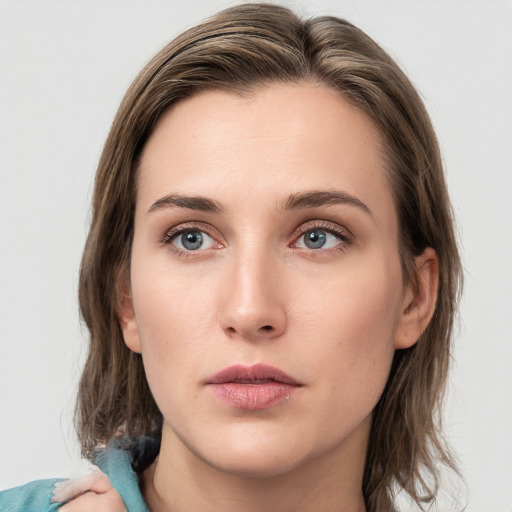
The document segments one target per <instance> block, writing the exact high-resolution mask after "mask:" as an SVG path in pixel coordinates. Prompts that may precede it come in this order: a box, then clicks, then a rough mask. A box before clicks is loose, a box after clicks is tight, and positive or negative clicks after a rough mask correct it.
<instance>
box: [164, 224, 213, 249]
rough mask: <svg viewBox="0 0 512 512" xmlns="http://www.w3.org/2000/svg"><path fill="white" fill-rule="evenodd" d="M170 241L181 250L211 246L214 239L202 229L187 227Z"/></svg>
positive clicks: (208, 247)
mask: <svg viewBox="0 0 512 512" xmlns="http://www.w3.org/2000/svg"><path fill="white" fill-rule="evenodd" d="M171 243H172V245H174V246H175V247H176V248H178V249H180V250H182V251H198V250H200V249H210V248H211V247H213V244H214V240H213V238H212V237H211V236H209V235H207V234H206V233H205V232H204V231H199V230H197V229H189V230H187V231H182V232H181V233H178V234H177V235H175V236H174V237H173V239H172V242H171Z"/></svg>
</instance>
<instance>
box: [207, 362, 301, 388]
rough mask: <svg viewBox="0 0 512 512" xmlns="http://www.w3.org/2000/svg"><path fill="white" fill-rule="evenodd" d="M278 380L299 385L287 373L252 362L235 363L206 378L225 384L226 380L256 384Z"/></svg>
mask: <svg viewBox="0 0 512 512" xmlns="http://www.w3.org/2000/svg"><path fill="white" fill-rule="evenodd" d="M268 381H274V382H280V383H283V384H290V385H293V386H300V385H301V384H300V382H298V381H297V380H295V379H294V378H293V377H290V376H289V375H288V374H286V373H285V372H283V371H282V370H280V369H279V368H275V367H274V366H269V365H266V364H261V363H260V364H254V365H252V366H246V365H242V364H235V365H232V366H228V367H227V368H224V369H223V370H221V371H220V372H218V373H216V374H215V375H213V376H212V377H211V378H210V379H208V381H207V383H208V384H225V383H227V382H238V383H241V384H258V383H261V382H268Z"/></svg>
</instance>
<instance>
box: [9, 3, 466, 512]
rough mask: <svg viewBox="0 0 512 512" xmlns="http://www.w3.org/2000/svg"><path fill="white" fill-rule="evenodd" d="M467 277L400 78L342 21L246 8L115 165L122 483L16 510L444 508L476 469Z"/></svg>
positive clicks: (88, 299)
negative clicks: (460, 417)
mask: <svg viewBox="0 0 512 512" xmlns="http://www.w3.org/2000/svg"><path fill="white" fill-rule="evenodd" d="M460 279H461V271H460V262H459V258H458V252H457V247H456V244H455V239H454V234H453V222H452V216H451V210H450V204H449V199H448V195H447V192H446V186H445V184H444V178H443V172H442V165H441V159H440V155H439V149H438V146H437V142H436V138H435V134H434V132H433V130H432V127H431V124H430V121H429V119H428V116H427V114H426V112H425V109H424V107H423V105H422V102H421V100H420V99H419V97H418V95H417V93H416V91H415V90H414V88H413V86H412V85H411V83H410V82H409V80H408V79H407V78H406V77H405V76H404V74H403V73H402V72H401V71H400V70H399V68H398V67H397V65H396V64H395V63H394V62H393V61H392V60H391V59H390V57H389V56H388V55H387V54H386V53H385V52H384V51H383V50H382V49H381V48H380V47H378V46H377V45H376V43H375V42H373V41H372V40H371V39H370V38H369V37H368V36H366V35H365V34H364V33H363V32H361V31H360V30H359V29H357V28H355V27H354V26H352V25H350V24H349V23H347V22H345V21H343V20H340V19H336V18H314V19H312V20H306V21H303V20H300V19H299V18H297V17H296V16H295V15H294V14H293V13H291V12H290V11H289V10H287V9H284V8H281V7H278V6H274V5H258V4H250V5H241V6H238V7H235V8H232V9H228V10H226V11H224V12H222V13H220V14H218V15H217V16H215V17H213V18H212V19H210V20H208V21H206V22H204V23H202V24H200V25H199V26H197V27H195V28H192V29H190V30H189V31H187V32H185V33H184V34H182V35H181V36H179V37H178V38H177V39H176V40H175V41H173V42H171V43H170V44H169V45H168V46H167V47H165V48H164V49H163V50H162V51H161V52H160V53H159V54H158V55H157V56H156V57H155V58H154V59H153V60H152V61H151V62H150V63H149V64H148V65H147V66H146V68H145V69H144V70H143V71H142V72H141V73H140V75H139V76H138V78H137V79H136V80H135V82H134V83H133V85H132V86H131V88H130V89H129V91H128V93H127V95H126V96H125V99H124V100H123V102H122V104H121V107H120V109H119V112H118V114H117V116H116V119H115V121H114V124H113V126H112V129H111V132H110V135H109V137H108V139H107V142H106V145H105V149H104V152H103V155H102V158H101V161H100V164H99V168H98V172H97V177H96V185H95V194H94V199H93V218H92V224H91V230H90V233H89V237H88V241H87V244H86V247H85V250H84V255H83V260H82V268H81V277H80V305H81V311H82V315H83V317H84V320H85V322H86V324H87V326H88V328H89V331H90V335H91V347H90V353H89V357H88V360H87V363H86V367H85V370H84V373H83V376H82V380H81V385H80V391H79V401H78V409H77V412H78V415H77V418H78V432H79V437H80V440H81V444H82V449H83V452H84V454H85V455H86V456H87V457H88V458H90V459H92V460H94V462H95V463H96V464H98V465H99V467H100V468H101V469H102V471H103V473H98V474H96V475H93V477H92V478H89V480H86V481H82V482H79V483H78V484H71V485H68V486H67V487H64V489H62V484H60V486H61V489H60V490H57V492H55V493H54V485H55V481H46V482H37V483H35V484H29V486H27V487H25V488H21V489H17V490H11V491H8V492H7V493H4V494H3V495H1V494H0V503H2V501H1V500H3V503H6V504H8V505H6V506H11V505H12V506H16V507H18V510H26V509H30V510H37V508H34V507H36V506H37V507H40V509H41V510H52V509H57V508H58V507H60V509H61V510H64V511H65V512H73V511H76V510H87V509H88V508H95V509H100V510H101V509H105V510H123V509H124V508H125V507H126V508H127V509H128V510H146V507H147V508H149V509H150V510H152V511H167V510H172V511H181V510H187V511H192V510H202V511H205V510H225V511H229V510H235V509H236V510H239V509H244V510H248V511H250V510H253V509H254V510H256V509H257V510H261V509H264V510H274V511H280V510H318V511H323V510H326V511H327V510H346V511H364V510H366V511H379V512H380V511H385V510H393V509H394V505H393V496H394V492H395V491H396V490H397V488H398V489H403V490H405V491H406V492H407V493H409V494H410V495H411V497H412V498H413V500H414V501H415V502H416V503H417V504H418V505H419V506H421V505H422V504H423V505H428V504H430V503H432V502H433V501H434V499H435V497H436V494H437V491H438V485H439V481H438V472H437V471H438V469H437V463H438V462H439V461H440V462H442V463H444V464H445V465H447V466H449V467H452V468H453V467H454V464H453V461H452V458H451V457H450V455H449V453H448V451H447V449H446V447H445V446H444V444H443V441H442V438H441V435H440V432H439V430H438V427H437V422H436V412H437V408H438V406H439V402H440V398H441V395H442V392H443V389H444V384H445V381H446V375H447V369H448V361H449V355H450V338H451V328H452V323H453V317H454V313H455V307H456V302H457V298H458V291H459V283H460ZM105 475H106V476H105ZM84 491H92V492H86V493H85V494H82V493H83V492H84ZM23 500H25V501H23ZM30 500H31V501H30ZM35 504H37V505H35ZM24 507H25V508H24ZM30 507H32V508H30ZM42 507H45V508H42ZM7 510H9V509H8V508H7ZM15 510H16V509H15Z"/></svg>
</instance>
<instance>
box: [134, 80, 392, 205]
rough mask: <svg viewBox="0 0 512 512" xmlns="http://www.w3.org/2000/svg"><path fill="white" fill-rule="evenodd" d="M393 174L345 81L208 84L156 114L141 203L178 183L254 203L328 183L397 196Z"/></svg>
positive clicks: (182, 189) (188, 190)
mask: <svg viewBox="0 0 512 512" xmlns="http://www.w3.org/2000/svg"><path fill="white" fill-rule="evenodd" d="M385 174H386V173H385V166H384V159H383V157H382V137H381V135H380V133H379V131H378V129H377V128H376V127H375V125H374V123H373V122H372V121H371V120H370V119H369V118H368V117H367V115H366V114H365V113H363V112H362V111H361V110H359V109H358V108H356V107H354V106H353V105H351V104H350V103H349V102H348V101H347V100H345V99H344V98H343V97H342V96H341V95H340V93H338V92H337V91H334V90H332V89H330V88H327V87H325V86H318V85H314V84H308V83H304V84H279V85H272V86H266V87H261V88H258V89H256V90H255V91H254V92H253V93H252V94H251V95H250V96H247V95H244V96H240V95H236V94H231V93H226V92H221V91H207V92H202V93H199V94H197V95H195V96H192V97H191V98H189V99H187V100H184V101H181V102H179V103H178V104H176V105H174V106H173V107H172V108H171V109H169V110H168V111H167V112H166V113H165V114H164V115H163V116H162V117H161V119H160V120H159V122H158V123H157V125H156V127H155V129H154V131H153V133H152V135H151V137H150V138H149V140H148V142H147V144H146V146H145V148H144V151H143V154H142V158H141V165H140V175H139V183H138V194H137V195H138V199H137V203H138V204H137V207H138V208H139V207H140V208H143V209H147V208H148V207H149V206H150V203H151V202H152V201H154V200H155V199H157V198H158V197H159V196H162V195H163V194H166V193H172V192H179V193H184V194H193V195H205V196H214V197H215V199H218V200H220V201H224V200H225V201H227V202H228V203H229V202H230V201H236V199H240V200H243V201H245V203H247V202H251V200H252V199H253V198H255V197H257V196H260V195H261V194H264V195H265V194H266V196H269V198H270V196H274V195H275V196H276V199H277V195H278V194H279V192H282V194H283V195H287V194H289V193H296V192H300V191H301V190H305V189H320V188H321V189H333V188H334V189H339V188H341V189H343V190H344V191H346V192H348V193H350V194H353V195H357V196H358V197H360V196H362V200H365V202H366V201H369V202H375V201H379V200H382V199H384V200H386V201H388V202H389V201H390V200H391V195H390V190H389V186H388V183H387V179H386V176H385ZM218 196H221V197H218ZM383 196H384V197H383ZM259 199H261V197H259Z"/></svg>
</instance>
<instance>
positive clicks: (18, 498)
mask: <svg viewBox="0 0 512 512" xmlns="http://www.w3.org/2000/svg"><path fill="white" fill-rule="evenodd" d="M157 449H158V443H157V442H155V441H154V440H153V439H151V438H139V439H137V440H135V441H127V440H125V439H122V440H112V441H111V442H110V443H109V444H108V445H107V446H106V447H105V448H103V449H99V450H97V451H96V452H95V454H94V457H93V462H94V464H96V465H97V466H98V467H99V469H101V472H103V478H104V477H105V475H106V476H107V477H108V481H107V483H108V482H110V485H109V487H110V486H112V487H113V488H114V489H115V490H116V491H117V493H118V494H119V496H120V497H121V499H122V500H123V502H124V504H125V506H126V508H127V510H128V511H129V512H132V511H136V512H147V511H148V509H147V506H146V503H145V502H144V498H143V496H142V493H141V491H140V488H139V482H138V476H137V473H141V472H142V471H143V469H144V468H145V467H146V466H147V464H148V462H149V461H151V460H152V459H154V457H155V455H156V452H157ZM101 472H100V473H101ZM89 480H90V479H89V478H87V477H82V478H79V479H75V480H71V481H69V480H64V479H59V478H55V479H49V480H37V481H35V482H30V483H28V484H25V485H22V486H20V487H15V488H13V489H8V490H6V491H3V492H0V512H53V511H57V510H58V509H59V506H62V505H63V503H65V502H67V501H68V500H72V499H74V498H75V497H76V496H78V495H79V494H82V493H83V492H87V490H93V489H94V487H91V485H93V484H92V483H91V482H90V481H89ZM93 480H94V479H93ZM58 482H62V484H59V485H57V487H59V486H60V489H59V490H58V491H57V496H56V499H58V501H57V502H52V498H53V497H54V491H55V489H56V484H57V483H58ZM63 489H64V490H63Z"/></svg>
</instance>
